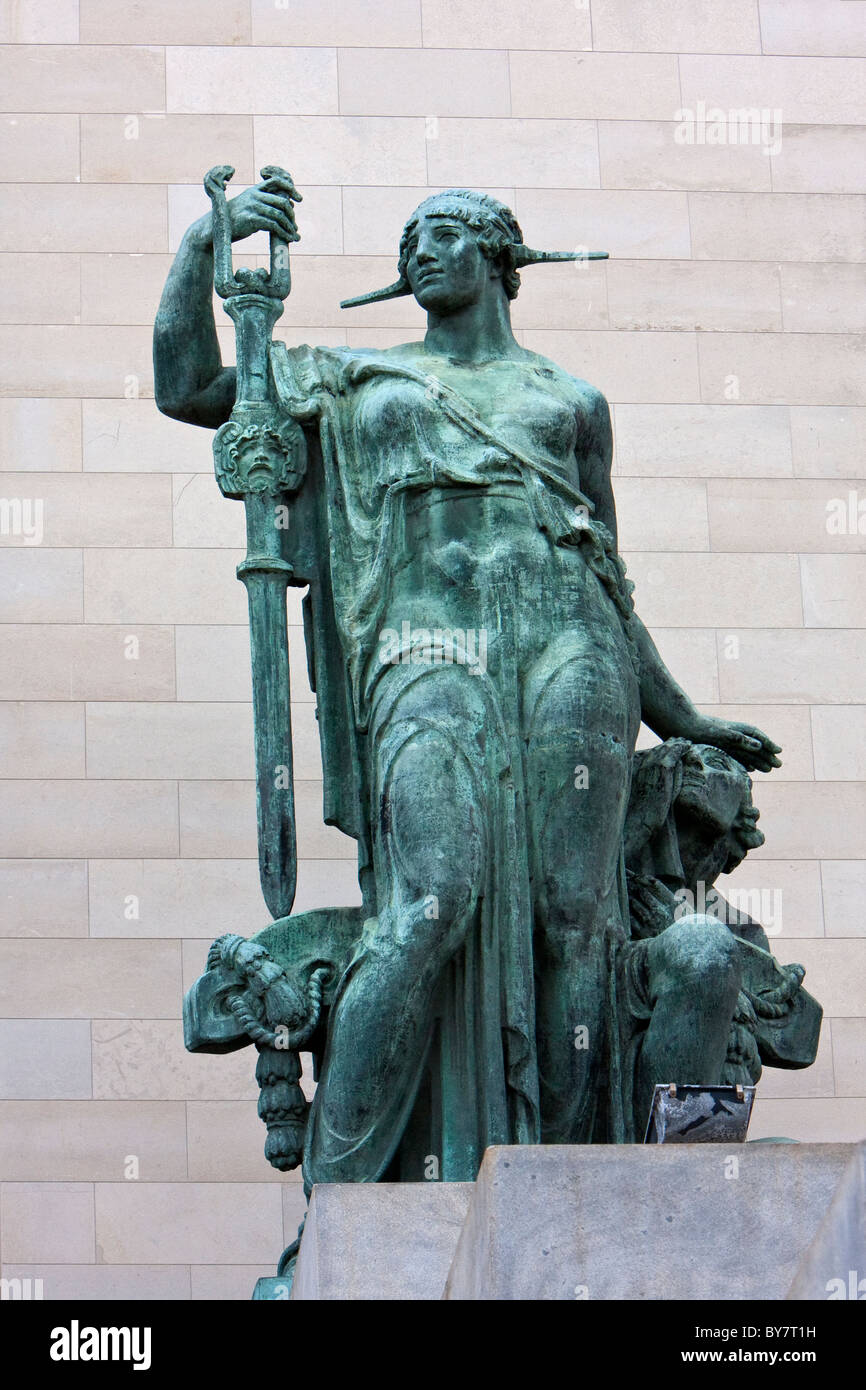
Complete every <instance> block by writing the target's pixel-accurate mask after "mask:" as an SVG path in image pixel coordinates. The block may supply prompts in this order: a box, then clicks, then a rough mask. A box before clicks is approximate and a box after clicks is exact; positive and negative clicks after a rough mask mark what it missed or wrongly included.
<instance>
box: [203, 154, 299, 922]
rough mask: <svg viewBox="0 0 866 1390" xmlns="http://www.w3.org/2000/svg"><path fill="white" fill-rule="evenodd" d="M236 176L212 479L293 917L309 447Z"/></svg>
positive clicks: (279, 286) (272, 281)
mask: <svg viewBox="0 0 866 1390" xmlns="http://www.w3.org/2000/svg"><path fill="white" fill-rule="evenodd" d="M233 174H234V169H233V168H232V167H231V166H230V165H219V166H217V167H216V168H214V169H211V170H210V172H209V173H208V174H207V175H206V177H205V180H204V186H205V191H206V192H207V194H208V195H209V197H210V199H211V202H212V204H213V251H214V287H215V289H216V292H217V294H218V295H219V296H220V297H221V298H222V299H224V300H225V305H224V308H225V311H226V313H227V314H229V316H230V317H231V318H232V319H233V320H234V324H235V333H236V341H237V393H236V397H235V404H234V409H233V410H232V414H231V419H230V420H228V421H226V423H225V424H224V425H222V426H221V427H220V428H219V429H218V430H217V432H216V435H215V437H214V446H213V451H214V471H215V473H216V479H217V482H218V483H219V486H220V490H221V491H222V493H223V496H224V497H234V498H241V499H242V500H243V503H244V507H245V509H246V521H247V555H246V559H245V560H243V561H242V562H241V563H240V564H239V565H238V569H237V574H238V579H240V580H242V581H243V583H244V585H245V586H246V590H247V595H248V598H249V610H250V648H251V655H252V668H253V717H254V722H255V751H256V809H257V814H258V843H259V877H260V879H261V885H262V892H263V894H264V897H265V902H266V903H267V905H268V908H269V909H270V911H271V913H272V915H273V916H274V917H287V916H288V915H289V913H290V912H291V910H292V903H293V902H294V898H295V880H296V872H297V854H296V846H295V800H294V789H293V785H292V715H291V704H290V687H289V643H288V633H287V630H286V588H287V585H288V583H289V581H290V579H291V577H292V573H293V571H292V566H291V565H290V564H288V563H287V561H286V560H285V559H284V558H283V555H282V542H281V530H282V529H284V528H281V527H280V525H279V521H280V518H281V516H283V515H285V513H284V511H283V510H282V509H283V508H284V507H285V502H286V498H287V497H288V496H289V495H290V494H291V493H293V492H296V491H297V489H298V488H299V487H300V485H301V482H302V481H303V477H304V471H305V468H306V444H305V441H304V435H303V431H302V429H301V427H300V426H299V425H298V424H296V423H295V421H293V420H286V419H281V418H280V416H279V413H278V411H277V408H276V403H275V401H274V399H273V396H272V392H271V379H270V362H269V351H270V345H271V334H272V331H273V326H274V324H275V323H276V321H277V319H278V318H279V317H280V315H281V314H282V312H283V300H284V299H285V298H286V296H287V295H288V293H289V290H290V289H291V272H290V269H289V247H288V242H287V241H284V240H283V239H281V238H280V237H278V236H275V235H274V234H273V233H272V234H271V238H270V268H269V269H268V270H263V269H259V270H249V269H239V270H237V271H234V269H233V266H232V244H231V227H230V223H229V213H228V205H227V203H226V195H225V186H226V183H227V182H228V181H229V179H230V178H231V177H232V175H233ZM261 175H262V178H263V179H265V180H267V179H278V180H279V181H280V183H281V185H282V186H283V187H284V188H286V189H288V190H289V192H290V195H291V198H292V201H300V199H301V195H300V193H298V191H297V190H296V188H295V186H294V183H293V182H292V178H291V175H289V174H287V173H286V171H285V170H284V169H279V168H277V167H275V166H272V165H268V166H267V167H266V168H264V169H262V171H261Z"/></svg>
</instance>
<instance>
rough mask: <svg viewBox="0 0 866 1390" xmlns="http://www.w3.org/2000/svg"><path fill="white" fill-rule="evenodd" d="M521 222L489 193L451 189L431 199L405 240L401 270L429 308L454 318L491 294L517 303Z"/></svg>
mask: <svg viewBox="0 0 866 1390" xmlns="http://www.w3.org/2000/svg"><path fill="white" fill-rule="evenodd" d="M522 245H523V233H522V232H521V230H520V227H519V226H518V223H517V219H516V218H515V216H514V214H513V213H512V212H511V211H510V209H509V208H507V207H506V206H505V204H504V203H500V202H499V200H498V199H497V198H492V197H490V196H489V195H488V194H486V193H473V192H471V191H469V190H468V189H462V188H451V189H448V190H447V191H446V192H444V193H437V194H434V195H433V197H431V198H426V199H425V200H424V202H423V203H421V204H420V205H419V206H418V207H417V208H416V209H415V211H414V212H413V214H412V216H411V217H410V218H409V220H408V222H407V223H406V226H405V227H404V228H403V235H402V237H401V238H400V256H399V261H398V269H399V272H400V276H401V278H403V279H405V280H406V282H407V283H408V285H409V287H410V289H411V291H412V293H413V294H414V296H415V298H416V300H417V301H418V303H419V304H420V305H421V307H422V308H423V309H426V310H428V312H429V311H430V310H432V311H433V312H434V313H442V314H448V313H453V312H455V311H456V310H457V309H462V308H464V307H465V306H466V305H467V304H472V303H476V302H477V301H478V300H479V299H481V298H482V297H483V296H484V295H486V294H496V295H500V294H501V295H504V296H505V298H506V299H514V298H515V296H516V294H517V291H518V289H519V287H520V276H519V274H518V273H517V270H516V268H515V264H514V252H513V248H514V247H516V246H522Z"/></svg>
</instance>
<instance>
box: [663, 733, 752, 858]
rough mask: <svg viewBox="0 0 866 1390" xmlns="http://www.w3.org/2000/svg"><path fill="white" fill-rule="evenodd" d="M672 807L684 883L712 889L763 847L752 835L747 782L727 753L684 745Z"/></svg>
mask: <svg viewBox="0 0 866 1390" xmlns="http://www.w3.org/2000/svg"><path fill="white" fill-rule="evenodd" d="M682 774H683V775H682V783H681V785H680V789H679V792H678V794H677V796H676V800H675V803H674V808H673V810H674V817H675V820H676V827H677V838H678V842H679V851H680V859H681V860H682V865H683V871H684V875H685V880H686V882H687V883H689V884H692V883H697V882H703V883H706V884H711V883H714V882H715V880H716V878H717V877H718V875H719V874H722V873H724V874H729V873H732V872H733V870H734V869H735V868H736V867H737V865H738V864H741V863H742V862H743V860H744V859H745V857H746V855H747V854H748V852H749V850H750V849H756V848H757V847H758V845H762V844H763V843H764V836H763V834H762V833H761V831H760V830H758V829H757V821H758V810H757V808H756V806H755V804H754V802H753V801H752V783H751V779H750V777H749V775H748V773H747V772H746V770H745V768H743V767H742V766H741V765H740V763H738V762H737V761H736V759H734V758H732V757H731V756H730V755H729V754H728V753H723V752H721V751H720V749H718V748H712V747H710V745H709V744H706V743H693V744H690V745H689V747H688V749H687V751H686V754H685V756H684V758H683V761H682Z"/></svg>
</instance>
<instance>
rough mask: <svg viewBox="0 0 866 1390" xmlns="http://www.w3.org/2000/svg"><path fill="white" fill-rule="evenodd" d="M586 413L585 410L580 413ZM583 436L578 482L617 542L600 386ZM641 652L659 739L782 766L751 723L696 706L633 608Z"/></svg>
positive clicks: (649, 718)
mask: <svg viewBox="0 0 866 1390" xmlns="http://www.w3.org/2000/svg"><path fill="white" fill-rule="evenodd" d="M584 412H585V413H584ZM581 416H582V422H583V425H584V430H585V434H584V438H583V440H582V441H581V443H579V445H578V448H579V449H580V460H579V463H580V486H581V490H582V491H583V492H584V493H585V494H586V496H587V497H588V498H589V499H590V501H591V502H592V503H593V504H594V505H595V515H596V518H597V519H598V520H599V521H602V522H604V525H605V526H606V527H607V528H608V530H609V531H610V532H611V534H612V536H613V538H614V541H617V528H616V504H615V502H614V496H613V487H612V485H611V478H610V470H611V463H612V460H613V436H612V433H611V427H610V409H609V407H608V404H607V401H606V400H605V398H604V396H603V395H602V394H601V392H600V391H593V392H592V395H591V396H590V397H589V398H587V399H586V400H585V403H584V411H583V412H581ZM630 621H631V622H633V623H634V630H635V637H636V640H637V646H638V650H639V652H640V665H641V677H640V698H641V718H642V719H643V722H644V723H645V724H647V725H649V727H650V728H651V729H652V730H653V732H654V733H657V734H658V736H659V738H661V739H669V738H687V739H689V740H690V741H691V742H692V743H709V744H711V745H712V746H713V747H715V748H721V749H722V750H723V751H724V752H725V753H730V755H731V756H732V757H734V758H736V759H737V761H738V762H739V763H742V765H743V767H745V768H747V769H748V770H749V771H754V770H757V771H759V772H769V771H770V769H771V768H774V767H780V766H781V763H780V761H779V758H778V757H777V756H776V755H777V754H778V753H780V752H781V751H782V750H781V749H780V748H779V746H778V744H775V743H773V741H772V739H770V738H768V737H767V735H766V734H765V733H763V732H762V731H761V730H760V729H758V728H755V726H754V725H752V724H740V723H737V722H735V721H733V720H728V719H713V718H711V717H710V716H709V715H705V714H701V712H700V711H699V710H697V709H696V708H695V706H694V705H693V704H692V702H691V700H690V699H689V697H688V695H687V694H686V693H685V691H684V690H682V689H681V687H680V686H679V685H677V683H676V681H675V680H674V678H673V676H672V675H671V673H670V671H669V670H668V668H667V667H666V666H665V664H664V662H663V661H662V659H661V656H660V655H659V653H658V649H657V648H656V645H655V643H654V642H653V640H652V638H651V637H650V635H649V633H648V632H647V630H646V628H645V627H644V625H643V623H642V622H641V620H640V618H639V617H638V616H637V613H633V614H632V617H631V619H630Z"/></svg>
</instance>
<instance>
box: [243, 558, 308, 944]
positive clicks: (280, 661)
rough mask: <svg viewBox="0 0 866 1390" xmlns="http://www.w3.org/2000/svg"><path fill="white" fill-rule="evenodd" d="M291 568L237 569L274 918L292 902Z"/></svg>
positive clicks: (264, 872)
mask: <svg viewBox="0 0 866 1390" xmlns="http://www.w3.org/2000/svg"><path fill="white" fill-rule="evenodd" d="M291 572H292V571H291V566H290V565H288V564H287V563H286V562H285V561H284V560H279V559H276V558H274V557H270V556H257V557H254V558H249V559H247V560H245V561H244V562H243V563H242V564H240V565H239V566H238V578H239V579H241V580H243V583H244V584H245V585H246V590H247V596H248V600H249V613H250V654H251V659H252V669H253V720H254V727H255V754H256V811H257V816H258V839H259V878H260V880H261V885H262V893H263V894H264V898H265V902H266V903H267V905H268V908H269V910H270V912H271V913H272V915H273V916H274V917H288V915H289V913H290V912H291V910H292V904H293V902H294V900H295V883H296V878H297V851H296V846H295V799H294V791H293V783H292V712H291V690H290V685H289V642H288V632H287V629H286V585H287V582H288V579H289V577H290V575H291Z"/></svg>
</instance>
